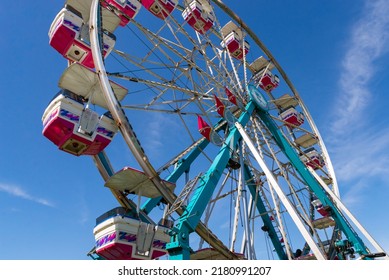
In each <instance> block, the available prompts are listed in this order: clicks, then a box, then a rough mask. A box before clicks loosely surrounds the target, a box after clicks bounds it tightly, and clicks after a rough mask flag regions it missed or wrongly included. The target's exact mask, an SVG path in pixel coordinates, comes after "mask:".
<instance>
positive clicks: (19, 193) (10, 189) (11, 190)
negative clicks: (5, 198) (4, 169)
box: [0, 183, 54, 207]
mask: <svg viewBox="0 0 389 280" xmlns="http://www.w3.org/2000/svg"><path fill="white" fill-rule="evenodd" d="M0 191H1V192H5V193H8V194H10V195H12V196H15V197H18V198H22V199H25V200H30V201H33V202H36V203H39V204H41V205H44V206H49V207H54V204H53V203H52V202H50V201H49V200H47V199H44V198H41V197H36V196H33V195H31V194H29V193H28V192H27V191H25V190H24V189H22V188H21V187H18V186H14V185H9V184H3V183H0Z"/></svg>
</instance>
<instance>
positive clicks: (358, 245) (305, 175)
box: [256, 105, 368, 254]
mask: <svg viewBox="0 0 389 280" xmlns="http://www.w3.org/2000/svg"><path fill="white" fill-rule="evenodd" d="M256 107H257V110H256V112H257V115H258V116H259V118H260V119H261V120H262V122H263V123H264V124H265V125H266V127H267V128H268V129H269V131H270V132H271V133H272V136H273V138H274V140H275V141H276V142H277V145H278V146H279V148H280V149H281V150H282V152H283V153H284V154H285V155H286V156H287V157H288V159H289V161H290V162H291V163H292V164H293V166H294V167H295V168H296V170H297V172H298V173H299V174H300V176H301V177H302V179H303V180H304V181H305V183H306V185H307V186H308V187H309V189H310V190H311V191H312V192H313V193H314V194H315V195H316V196H317V198H318V199H319V200H320V201H321V202H322V204H323V205H324V206H329V207H330V208H331V210H332V211H331V212H332V213H331V216H332V217H333V219H334V220H335V222H336V224H337V225H338V226H339V228H340V229H341V231H342V232H343V233H344V234H345V235H346V237H347V238H348V240H349V241H350V242H352V244H353V246H354V249H355V251H356V252H357V253H359V254H368V251H367V248H366V246H365V245H364V243H363V241H362V240H361V239H360V237H359V236H358V234H357V233H356V232H355V231H354V230H353V228H352V227H351V226H350V224H349V223H348V222H347V220H346V219H345V218H344V216H343V215H342V214H341V213H340V211H339V210H338V209H337V207H336V205H335V204H334V203H333V202H332V201H331V199H330V198H329V197H328V195H327V194H326V193H325V191H324V190H323V188H322V187H321V186H320V184H319V183H318V182H317V181H316V179H315V178H314V177H313V175H312V174H311V173H310V172H309V170H308V169H307V167H306V166H305V165H304V163H302V161H301V160H300V158H299V155H298V154H297V152H296V151H295V150H294V149H293V147H292V146H291V145H290V144H289V142H288V141H287V140H286V139H285V137H284V135H283V134H282V133H281V131H280V130H279V129H278V127H277V124H276V123H275V122H274V121H273V119H272V118H271V116H270V115H269V113H268V112H267V111H265V110H263V109H262V108H261V107H260V106H258V105H256Z"/></svg>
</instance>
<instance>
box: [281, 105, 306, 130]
mask: <svg viewBox="0 0 389 280" xmlns="http://www.w3.org/2000/svg"><path fill="white" fill-rule="evenodd" d="M280 118H281V119H282V120H283V121H284V122H285V123H286V124H287V125H288V124H291V125H293V126H300V125H302V124H303V123H304V115H303V114H302V113H299V112H297V110H296V109H295V108H294V107H289V108H287V109H285V110H284V111H282V112H281V113H280ZM293 126H290V127H293Z"/></svg>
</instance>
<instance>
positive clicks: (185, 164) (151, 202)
mask: <svg viewBox="0 0 389 280" xmlns="http://www.w3.org/2000/svg"><path fill="white" fill-rule="evenodd" d="M208 144H209V141H208V140H207V139H205V138H204V140H202V141H201V142H200V143H199V144H198V145H197V146H196V147H194V148H193V150H192V151H190V152H189V153H188V155H187V156H186V157H185V158H183V159H181V160H180V161H179V162H178V165H177V167H176V168H175V169H174V171H173V172H172V173H171V174H170V175H169V176H168V177H167V178H166V179H165V180H166V181H168V182H172V183H175V182H177V180H178V179H179V178H180V177H181V176H182V174H184V172H187V171H189V169H190V166H191V165H192V163H193V162H194V161H195V160H196V158H197V157H198V156H199V155H200V154H201V151H202V150H204V149H205V148H206V147H207V145H208ZM161 200H162V196H160V197H156V198H150V199H148V200H147V201H146V202H145V204H144V205H143V206H142V209H143V211H144V212H145V213H147V214H148V213H150V212H151V210H153V209H154V207H156V206H157V205H158V204H159V203H160V202H161Z"/></svg>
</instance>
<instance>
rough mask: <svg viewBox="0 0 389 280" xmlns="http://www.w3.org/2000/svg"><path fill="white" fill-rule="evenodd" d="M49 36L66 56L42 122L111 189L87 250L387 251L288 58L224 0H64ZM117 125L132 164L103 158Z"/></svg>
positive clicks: (151, 253) (274, 254) (117, 255)
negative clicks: (343, 189) (356, 206)
mask: <svg viewBox="0 0 389 280" xmlns="http://www.w3.org/2000/svg"><path fill="white" fill-rule="evenodd" d="M49 42H50V45H51V46H52V47H53V48H54V49H55V50H56V51H57V52H58V53H59V54H61V55H62V56H63V57H64V58H65V59H66V60H67V61H68V67H67V68H66V69H65V70H64V72H63V74H62V75H61V77H60V79H59V82H58V86H59V93H58V94H57V95H56V96H55V97H54V98H53V99H52V101H51V102H50V104H49V105H48V107H47V109H46V110H45V112H44V114H43V117H42V122H43V135H44V136H45V137H46V138H48V140H50V141H51V142H52V143H53V144H54V145H55V146H57V147H58V148H59V149H60V150H62V151H63V152H67V153H70V154H72V155H74V157H75V159H74V160H77V159H76V158H77V157H78V156H85V155H88V156H91V157H92V158H93V161H94V163H95V165H96V166H97V168H98V171H99V173H100V174H101V176H102V178H103V180H104V182H105V187H107V191H108V192H109V191H110V192H111V193H112V195H113V196H114V197H115V198H116V200H117V202H118V207H116V208H114V209H111V210H109V211H107V212H106V213H102V215H101V216H99V217H97V219H96V226H95V228H94V229H93V234H94V237H95V241H96V243H95V245H94V247H93V245H92V244H91V247H93V249H92V250H91V251H90V252H89V253H88V255H89V256H90V257H92V258H94V259H108V260H149V259H163V258H168V259H172V260H187V259H193V260H198V259H208V260H209V259H219V260H225V259H229V260H240V259H248V260H254V259H266V258H269V259H281V260H306V259H317V260H335V259H340V260H345V259H366V260H372V259H389V257H388V255H387V254H386V252H385V251H384V250H383V248H382V247H381V246H380V245H379V244H378V243H377V242H376V241H375V240H374V239H373V237H372V236H371V235H370V234H369V233H368V232H367V231H366V230H365V229H364V228H363V226H362V225H361V224H360V223H359V222H358V220H357V219H356V218H355V217H354V216H353V215H352V214H351V213H350V211H349V210H348V209H347V207H346V206H345V205H344V204H343V203H342V201H341V199H340V194H339V189H338V184H337V181H336V177H335V172H334V168H333V166H332V163H331V160H330V157H329V155H328V152H327V149H326V147H325V145H324V142H323V139H322V137H321V135H320V133H319V131H318V129H317V127H316V125H315V123H314V121H313V119H312V117H311V115H310V113H309V111H308V109H307V107H306V106H305V104H304V103H303V101H302V99H301V97H300V95H299V93H298V92H297V90H296V88H295V87H294V86H293V84H292V82H291V81H290V80H289V78H288V76H287V75H286V73H285V71H284V70H283V69H282V67H281V66H280V64H279V63H278V62H277V60H276V59H275V58H274V57H273V55H272V54H271V52H270V51H269V50H268V49H267V48H266V46H265V45H264V44H263V43H262V41H261V40H260V39H259V38H258V36H257V35H256V34H255V33H254V32H253V31H252V30H251V29H250V28H249V27H248V26H247V25H246V24H245V23H244V21H243V20H242V19H241V18H240V17H239V16H238V15H236V14H235V13H234V12H233V11H232V10H231V9H230V8H228V7H227V6H226V5H225V4H224V3H223V2H222V1H221V0H180V1H179V0H67V1H66V2H65V4H64V6H63V8H62V9H61V10H60V11H59V13H58V15H57V16H56V17H55V19H54V21H53V23H52V25H51V27H50V30H49ZM131 120H138V122H139V121H142V123H143V125H144V123H145V122H146V123H147V122H148V123H150V124H151V123H153V129H148V130H147V131H144V130H142V125H139V123H138V122H137V121H135V122H134V121H131ZM136 130H137V131H136ZM140 130H142V133H140ZM136 132H138V134H139V137H138V136H137V134H136ZM118 137H122V139H123V141H124V142H125V143H126V144H127V146H126V147H128V150H127V151H126V152H128V153H129V154H131V155H132V156H133V158H134V159H135V160H136V162H137V164H138V165H137V166H125V167H123V166H120V167H114V166H113V165H112V164H111V161H110V158H109V155H108V151H106V147H107V146H109V145H110V143H111V142H112V141H115V138H118ZM150 143H154V144H153V145H156V146H158V148H159V152H148V149H147V148H145V146H147V147H149V146H150V145H151V144H150ZM149 150H150V148H149ZM91 231H92V229H91ZM266 251H267V254H266V253H264V252H266Z"/></svg>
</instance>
